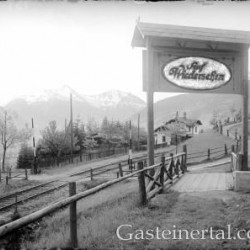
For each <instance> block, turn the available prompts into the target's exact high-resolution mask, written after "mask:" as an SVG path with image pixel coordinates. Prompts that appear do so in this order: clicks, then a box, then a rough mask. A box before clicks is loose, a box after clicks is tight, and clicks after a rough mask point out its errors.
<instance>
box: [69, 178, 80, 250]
mask: <svg viewBox="0 0 250 250" xmlns="http://www.w3.org/2000/svg"><path fill="white" fill-rule="evenodd" d="M75 194H76V183H75V182H70V183H69V196H73V195H75ZM69 216H70V244H71V247H73V248H77V247H78V242H77V211H76V201H74V202H72V203H71V204H70V208H69Z"/></svg>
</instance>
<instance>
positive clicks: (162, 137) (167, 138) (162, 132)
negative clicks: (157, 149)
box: [154, 125, 171, 145]
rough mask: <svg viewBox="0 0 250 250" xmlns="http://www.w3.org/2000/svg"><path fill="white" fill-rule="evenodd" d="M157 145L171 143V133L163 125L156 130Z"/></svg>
mask: <svg viewBox="0 0 250 250" xmlns="http://www.w3.org/2000/svg"><path fill="white" fill-rule="evenodd" d="M154 138H155V145H158V144H167V145H170V143H171V131H170V130H169V129H168V128H167V126H165V125H162V126H160V127H158V128H156V129H155V130H154Z"/></svg>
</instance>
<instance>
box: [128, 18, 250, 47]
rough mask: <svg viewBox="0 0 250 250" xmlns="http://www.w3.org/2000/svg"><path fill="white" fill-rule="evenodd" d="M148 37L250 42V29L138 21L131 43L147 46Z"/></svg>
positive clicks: (232, 42)
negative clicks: (227, 28)
mask: <svg viewBox="0 0 250 250" xmlns="http://www.w3.org/2000/svg"><path fill="white" fill-rule="evenodd" d="M147 37H151V38H160V39H161V38H162V39H167V38H169V39H176V40H197V41H206V42H209V41H210V42H219V43H231V44H250V32H249V31H238V30H224V29H211V28H200V27H189V26H178V25H169V24H154V23H143V22H138V23H137V24H136V26H135V30H134V35H133V38H132V44H131V45H132V46H133V47H145V46H146V38H147Z"/></svg>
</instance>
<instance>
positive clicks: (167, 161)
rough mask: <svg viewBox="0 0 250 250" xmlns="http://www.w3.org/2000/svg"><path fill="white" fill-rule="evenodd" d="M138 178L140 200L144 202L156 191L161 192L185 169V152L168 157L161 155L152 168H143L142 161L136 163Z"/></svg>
mask: <svg viewBox="0 0 250 250" xmlns="http://www.w3.org/2000/svg"><path fill="white" fill-rule="evenodd" d="M138 170H144V171H140V172H139V173H138V180H139V187H140V189H139V190H140V196H141V197H140V200H141V203H142V204H146V203H147V201H148V200H150V199H151V198H152V197H153V196H155V195H156V194H157V193H159V192H161V191H162V190H163V188H164V187H165V186H166V185H171V184H172V183H173V181H174V179H176V178H178V177H180V176H181V175H182V174H183V173H184V172H185V170H186V153H185V152H183V153H180V154H177V155H173V154H171V156H170V157H168V158H165V156H163V157H162V159H161V163H159V164H156V165H154V166H153V169H152V168H143V162H139V164H138Z"/></svg>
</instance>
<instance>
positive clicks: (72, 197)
mask: <svg viewBox="0 0 250 250" xmlns="http://www.w3.org/2000/svg"><path fill="white" fill-rule="evenodd" d="M185 163H186V153H185V152H184V153H181V154H178V155H172V156H171V157H168V158H165V157H162V161H161V163H159V164H155V165H153V166H148V167H145V165H144V162H143V161H140V162H138V165H137V171H134V172H132V173H130V174H127V175H125V176H123V177H120V178H118V179H114V180H111V181H108V182H105V183H103V184H101V185H99V186H96V187H94V188H92V189H89V190H87V191H84V192H81V193H78V194H75V191H74V190H73V189H74V187H75V184H72V183H71V184H70V192H69V197H68V198H66V199H64V200H61V201H58V202H55V203H54V204H52V205H49V206H47V207H45V208H43V209H41V210H39V211H36V212H34V213H32V214H30V215H27V216H24V217H22V218H20V219H17V220H15V221H13V222H10V223H8V224H5V225H4V226H0V237H2V236H4V235H6V234H8V233H10V232H12V231H14V230H16V229H19V228H21V227H24V226H26V225H28V224H30V223H32V222H35V221H37V220H38V219H41V218H42V217H44V216H46V215H49V214H51V213H53V212H55V211H57V210H59V209H61V208H63V207H65V206H68V205H70V235H71V246H72V247H77V238H76V235H77V221H76V220H77V216H76V214H77V213H76V208H77V206H76V202H77V201H78V200H80V199H83V198H85V197H87V196H90V195H92V194H94V193H96V192H98V191H101V190H103V189H105V188H107V187H109V186H112V185H114V184H116V183H119V182H121V181H124V180H126V179H128V178H131V177H134V176H137V177H138V182H139V198H140V201H141V204H146V203H147V201H148V200H149V199H150V198H152V197H153V196H154V195H155V194H157V193H158V192H160V191H161V190H162V189H163V187H164V186H165V185H166V184H167V183H168V180H170V182H172V181H173V179H174V177H175V176H176V177H178V176H180V174H182V173H184V171H185V169H186V165H185ZM180 172H181V173H180ZM145 177H146V178H148V179H149V181H147V182H145ZM143 183H144V184H145V183H147V184H146V185H143ZM155 186H158V188H156V187H155Z"/></svg>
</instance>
